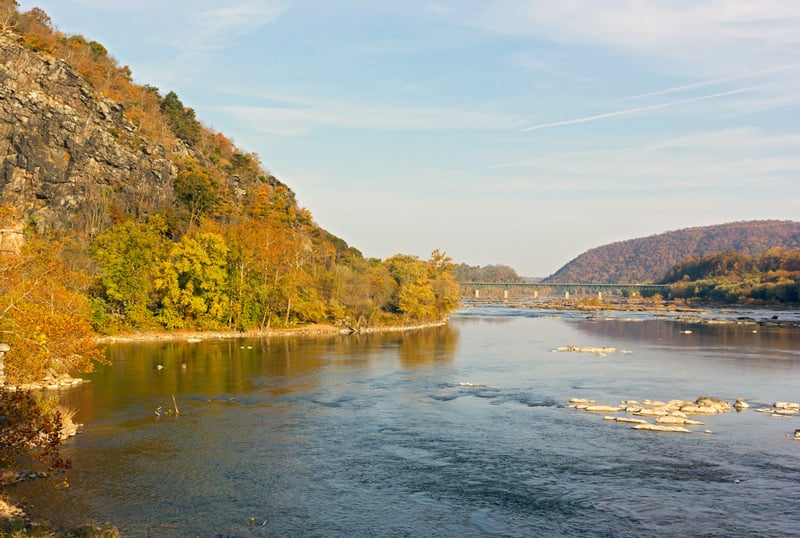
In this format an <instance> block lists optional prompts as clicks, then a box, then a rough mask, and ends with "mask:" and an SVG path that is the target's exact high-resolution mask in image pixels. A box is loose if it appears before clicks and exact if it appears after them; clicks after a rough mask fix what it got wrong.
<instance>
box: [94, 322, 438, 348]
mask: <svg viewBox="0 0 800 538" xmlns="http://www.w3.org/2000/svg"><path fill="white" fill-rule="evenodd" d="M445 324H447V319H443V320H439V321H432V322H427V323H414V324H403V325H386V326H376V327H359V328H350V327H336V326H334V325H325V324H314V325H304V326H302V327H293V328H287V329H269V330H263V331H262V330H251V331H186V330H178V331H166V330H165V331H143V332H130V333H120V334H115V335H106V336H98V337H97V338H96V341H97V343H98V344H111V343H117V342H159V341H169V342H180V341H184V342H200V341H203V340H220V339H234V338H269V337H276V336H335V335H340V334H343V335H347V334H371V333H389V332H402V331H416V330H420V329H428V328H431V327H440V326H442V325H445Z"/></svg>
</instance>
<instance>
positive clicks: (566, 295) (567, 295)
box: [564, 290, 569, 301]
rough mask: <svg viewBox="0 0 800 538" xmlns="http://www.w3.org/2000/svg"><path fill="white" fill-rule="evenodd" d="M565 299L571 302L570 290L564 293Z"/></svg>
mask: <svg viewBox="0 0 800 538" xmlns="http://www.w3.org/2000/svg"><path fill="white" fill-rule="evenodd" d="M564 299H566V300H567V301H569V290H567V291H565V292H564Z"/></svg>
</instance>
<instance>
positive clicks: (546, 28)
mask: <svg viewBox="0 0 800 538" xmlns="http://www.w3.org/2000/svg"><path fill="white" fill-rule="evenodd" d="M461 17H462V20H464V21H466V22H467V23H469V24H473V25H475V26H479V27H481V28H483V29H486V30H489V31H492V32H496V33H503V34H515V35H529V36H531V37H532V38H535V39H537V40H541V39H545V40H548V41H552V42H556V43H576V44H583V45H592V46H595V47H597V46H599V47H604V48H609V49H616V50H620V51H623V52H626V53H628V54H630V55H632V56H637V57H645V58H650V59H651V60H652V58H657V59H658V61H656V62H652V61H650V62H649V66H650V67H651V68H652V69H654V70H661V71H666V72H673V73H675V72H676V70H677V71H679V72H682V73H684V74H686V73H689V72H693V73H704V74H706V75H708V74H719V75H721V76H726V75H728V74H729V73H731V72H732V71H734V70H736V69H741V66H743V65H745V66H748V65H749V66H758V65H769V64H774V63H790V62H792V61H797V59H798V54H797V51H798V45H800V33H798V32H797V27H798V24H800V4H798V3H797V2H796V1H795V0H707V1H704V2H695V1H692V0H675V1H671V2H642V1H640V0H607V1H604V2H587V1H584V0H560V1H559V2H551V1H546V0H544V1H539V0H530V1H522V0H496V1H495V2H491V3H485V2H481V3H479V2H470V3H468V6H464V7H463V8H462V10H461Z"/></svg>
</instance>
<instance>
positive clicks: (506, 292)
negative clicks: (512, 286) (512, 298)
mask: <svg viewBox="0 0 800 538" xmlns="http://www.w3.org/2000/svg"><path fill="white" fill-rule="evenodd" d="M503 299H508V290H503Z"/></svg>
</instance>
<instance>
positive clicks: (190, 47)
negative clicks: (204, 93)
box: [181, 0, 284, 52]
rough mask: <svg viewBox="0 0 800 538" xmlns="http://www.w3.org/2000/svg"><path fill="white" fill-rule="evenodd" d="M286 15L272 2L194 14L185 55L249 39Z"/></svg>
mask: <svg viewBox="0 0 800 538" xmlns="http://www.w3.org/2000/svg"><path fill="white" fill-rule="evenodd" d="M283 11H284V9H283V8H282V7H279V6H277V5H274V4H273V3H271V2H266V1H263V0H251V1H248V2H244V3H241V4H238V5H229V6H225V7H218V8H213V9H207V10H201V11H197V12H194V13H192V14H191V15H190V17H189V19H188V24H189V32H187V35H186V36H184V39H183V41H182V43H181V48H182V49H183V51H184V52H193V51H204V50H211V49H216V48H221V47H223V46H224V45H225V44H226V43H227V42H229V41H230V40H231V38H233V37H240V36H243V35H247V34H249V33H251V32H253V31H255V30H256V29H258V28H260V27H261V26H263V25H265V24H269V23H271V22H274V21H275V20H276V19H277V18H278V17H279V16H280V15H281V13H282V12H283Z"/></svg>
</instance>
